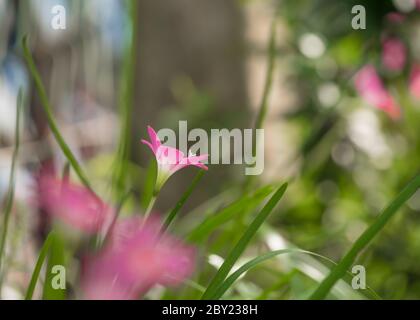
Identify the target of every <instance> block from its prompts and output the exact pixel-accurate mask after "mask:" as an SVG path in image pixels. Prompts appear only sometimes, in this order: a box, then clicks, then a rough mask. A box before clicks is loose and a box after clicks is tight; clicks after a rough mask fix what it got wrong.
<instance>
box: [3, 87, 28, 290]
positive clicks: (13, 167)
mask: <svg viewBox="0 0 420 320" xmlns="http://www.w3.org/2000/svg"><path fill="white" fill-rule="evenodd" d="M22 109H23V93H22V90H19V94H18V98H17V110H16V126H15V149H14V151H13V156H12V165H11V168H10V176H9V190H8V193H7V199H6V206H5V209H4V218H3V232H2V235H1V240H0V289H1V283H2V280H3V255H4V249H5V247H6V239H7V232H8V228H9V220H10V214H11V212H12V207H13V199H14V196H15V175H16V162H17V158H18V154H19V144H20V136H19V133H20V117H21V113H22Z"/></svg>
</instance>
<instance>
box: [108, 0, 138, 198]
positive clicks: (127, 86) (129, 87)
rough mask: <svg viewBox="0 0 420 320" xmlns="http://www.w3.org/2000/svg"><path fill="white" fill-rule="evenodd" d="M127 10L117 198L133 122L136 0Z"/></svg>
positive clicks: (115, 176) (122, 183)
mask: <svg viewBox="0 0 420 320" xmlns="http://www.w3.org/2000/svg"><path fill="white" fill-rule="evenodd" d="M128 2H129V3H128V8H129V13H130V22H131V28H130V29H131V30H130V31H131V39H130V41H129V46H128V47H127V49H126V52H125V57H124V63H123V72H122V79H121V94H120V113H121V126H120V130H121V131H120V137H119V143H118V153H117V158H116V162H115V164H114V166H115V167H114V172H113V180H114V181H113V186H114V188H115V189H116V190H117V198H121V197H122V196H123V193H124V190H125V187H126V186H125V184H126V180H127V173H128V170H127V168H128V166H127V162H128V160H129V158H130V153H131V152H130V145H131V138H130V137H131V127H132V125H131V124H132V121H133V117H132V114H133V106H134V86H135V79H136V77H135V75H136V73H135V72H136V61H137V47H138V46H137V41H138V30H139V27H138V23H139V21H138V20H139V19H138V9H137V7H138V0H129V1H128Z"/></svg>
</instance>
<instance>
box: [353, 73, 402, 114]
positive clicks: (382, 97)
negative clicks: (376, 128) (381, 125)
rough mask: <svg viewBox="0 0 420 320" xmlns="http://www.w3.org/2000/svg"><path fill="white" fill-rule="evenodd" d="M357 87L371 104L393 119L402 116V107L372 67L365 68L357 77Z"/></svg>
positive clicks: (360, 93)
mask: <svg viewBox="0 0 420 320" xmlns="http://www.w3.org/2000/svg"><path fill="white" fill-rule="evenodd" d="M354 82H355V87H356V90H357V91H358V93H359V95H360V96H362V98H363V99H365V100H366V101H367V102H368V103H369V104H371V105H373V106H375V107H377V108H379V109H381V110H383V111H385V112H386V113H387V114H388V115H389V116H390V117H391V118H392V119H398V118H399V117H400V115H401V110H400V107H399V106H398V105H397V104H396V102H395V101H394V99H393V97H392V96H391V95H390V94H389V92H388V91H387V90H386V89H385V88H384V85H383V83H382V80H381V78H380V77H379V75H378V74H377V73H376V70H375V68H374V67H373V66H371V65H366V66H364V67H363V68H362V69H361V70H359V71H358V72H357V74H356V75H355V80H354Z"/></svg>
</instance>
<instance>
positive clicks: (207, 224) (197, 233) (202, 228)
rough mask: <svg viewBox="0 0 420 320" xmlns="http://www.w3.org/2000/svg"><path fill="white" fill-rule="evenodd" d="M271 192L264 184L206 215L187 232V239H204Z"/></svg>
mask: <svg viewBox="0 0 420 320" xmlns="http://www.w3.org/2000/svg"><path fill="white" fill-rule="evenodd" d="M272 192H273V187H272V186H265V187H263V188H261V189H259V190H257V191H256V192H255V193H254V194H252V195H250V196H245V197H242V198H240V199H238V200H236V201H234V202H233V203H231V204H229V205H228V206H227V207H225V208H223V209H222V210H220V211H219V212H218V213H216V214H213V215H211V216H209V217H207V218H206V219H205V220H204V221H203V222H202V223H201V224H199V225H198V226H197V227H195V228H194V229H193V230H192V231H191V232H190V233H189V235H188V240H189V241H191V242H199V241H201V240H203V239H206V238H207V236H208V235H209V234H210V233H211V232H212V231H213V230H215V229H216V228H217V227H219V226H220V225H222V224H224V223H226V222H228V221H230V220H232V219H233V218H234V217H235V216H236V215H237V214H239V213H241V212H243V211H244V210H248V209H252V208H255V207H256V206H257V205H259V204H260V203H261V202H262V201H263V200H264V199H265V198H266V197H267V196H268V195H269V194H271V193H272Z"/></svg>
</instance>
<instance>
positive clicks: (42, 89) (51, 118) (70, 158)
mask: <svg viewBox="0 0 420 320" xmlns="http://www.w3.org/2000/svg"><path fill="white" fill-rule="evenodd" d="M22 47H23V57H24V59H25V61H26V64H27V65H28V68H29V72H30V74H31V76H32V78H33V80H34V83H35V87H36V89H37V91H38V94H39V97H40V99H41V105H42V107H43V109H44V112H45V115H46V117H47V122H48V125H49V127H50V129H51V132H52V133H53V135H54V138H55V140H56V141H57V143H58V145H59V146H60V148H61V150H62V151H63V153H64V155H65V156H66V158H67V160H68V161H69V162H70V164H71V166H72V168H73V170H74V171H75V172H76V174H77V176H78V177H79V179H80V181H81V182H82V183H83V184H84V185H85V186H86V187H87V188H88V189H90V190H92V188H91V185H90V183H89V180H88V179H87V177H86V175H85V173H84V172H83V169H82V167H81V166H80V165H79V163H78V162H77V160H76V157H75V156H74V155H73V153H72V151H71V150H70V148H69V146H68V145H67V143H66V142H65V141H64V138H63V136H62V135H61V133H60V130H59V129H58V126H57V123H56V121H55V119H54V115H53V113H52V108H51V105H50V102H49V100H48V96H47V93H46V91H45V87H44V84H43V83H42V80H41V76H40V75H39V72H38V70H37V68H36V66H35V62H34V60H33V58H32V55H31V52H30V51H29V48H28V39H27V37H26V36H25V37H24V38H23V40H22ZM92 192H93V191H92Z"/></svg>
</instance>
